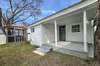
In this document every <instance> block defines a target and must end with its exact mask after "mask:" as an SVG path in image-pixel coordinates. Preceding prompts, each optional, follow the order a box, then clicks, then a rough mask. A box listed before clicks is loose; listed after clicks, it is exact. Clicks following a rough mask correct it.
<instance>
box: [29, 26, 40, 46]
mask: <svg viewBox="0 0 100 66" xmlns="http://www.w3.org/2000/svg"><path fill="white" fill-rule="evenodd" d="M31 28H32V27H31ZM31 28H30V29H31ZM33 28H34V32H32V31H31V33H30V38H31V39H30V41H31V42H30V43H31V45H37V46H41V44H42V26H41V25H37V26H34V27H33ZM30 29H29V30H30Z"/></svg>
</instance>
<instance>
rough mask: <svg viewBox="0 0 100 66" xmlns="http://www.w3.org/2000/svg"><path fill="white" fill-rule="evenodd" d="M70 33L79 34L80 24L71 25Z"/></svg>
mask: <svg viewBox="0 0 100 66" xmlns="http://www.w3.org/2000/svg"><path fill="white" fill-rule="evenodd" d="M71 32H72V33H76V32H80V24H73V25H72V26H71Z"/></svg>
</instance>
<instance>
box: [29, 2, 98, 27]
mask: <svg viewBox="0 0 100 66" xmlns="http://www.w3.org/2000/svg"><path fill="white" fill-rule="evenodd" d="M96 2H97V0H82V1H80V2H78V3H76V4H74V5H72V6H70V7H67V8H65V9H63V10H60V11H58V12H56V13H54V14H52V15H49V16H47V17H45V18H43V19H41V20H39V21H36V22H35V23H34V24H31V25H30V27H31V26H36V25H39V24H41V23H43V22H46V21H48V20H52V19H55V18H57V17H60V16H62V15H65V14H69V13H72V12H75V11H77V10H80V9H85V8H86V7H88V6H89V5H91V4H94V3H96Z"/></svg>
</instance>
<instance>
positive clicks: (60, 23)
mask: <svg viewBox="0 0 100 66" xmlns="http://www.w3.org/2000/svg"><path fill="white" fill-rule="evenodd" d="M96 7H97V0H83V1H81V2H79V3H77V4H74V5H72V6H70V7H68V8H66V9H64V10H61V11H59V12H57V13H55V14H53V15H50V16H48V17H46V18H44V19H41V20H39V21H38V22H36V23H35V24H32V25H30V26H29V27H28V30H27V32H28V41H30V43H31V44H32V45H37V46H41V45H42V44H49V45H52V46H53V49H54V50H55V51H59V52H62V53H66V54H70V55H75V56H78V57H81V58H87V57H92V58H93V57H94V27H93V20H94V18H95V16H96Z"/></svg>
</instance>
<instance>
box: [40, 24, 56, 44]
mask: <svg viewBox="0 0 100 66" xmlns="http://www.w3.org/2000/svg"><path fill="white" fill-rule="evenodd" d="M42 30H43V31H42V36H43V43H49V42H50V43H51V42H54V40H55V33H54V32H55V30H54V24H45V25H43V27H42Z"/></svg>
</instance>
